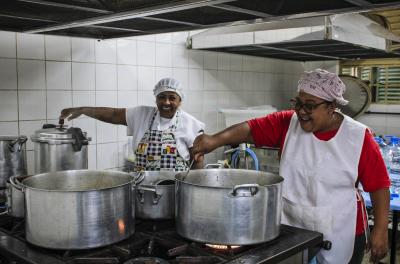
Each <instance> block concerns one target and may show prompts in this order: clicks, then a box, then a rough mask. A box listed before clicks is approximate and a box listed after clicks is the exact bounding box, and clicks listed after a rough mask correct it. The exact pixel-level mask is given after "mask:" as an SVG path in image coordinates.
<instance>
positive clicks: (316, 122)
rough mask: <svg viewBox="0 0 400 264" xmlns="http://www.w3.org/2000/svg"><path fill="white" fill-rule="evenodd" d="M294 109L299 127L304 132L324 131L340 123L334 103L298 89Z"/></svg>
mask: <svg viewBox="0 0 400 264" xmlns="http://www.w3.org/2000/svg"><path fill="white" fill-rule="evenodd" d="M294 109H295V111H296V114H297V116H298V118H299V122H300V126H301V128H302V129H303V130H304V131H306V132H325V131H329V130H332V129H334V128H336V127H337V126H338V124H339V125H340V122H339V123H337V121H338V118H336V116H335V104H334V103H332V102H328V101H325V100H323V99H321V98H319V97H316V96H314V95H311V94H308V93H305V92H302V91H300V92H299V94H298V96H296V98H295V102H294Z"/></svg>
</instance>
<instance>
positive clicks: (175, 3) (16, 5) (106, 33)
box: [0, 0, 400, 39]
mask: <svg viewBox="0 0 400 264" xmlns="http://www.w3.org/2000/svg"><path fill="white" fill-rule="evenodd" d="M399 7H400V1H393V0H330V1H321V0H303V1H301V0H252V1H249V0H236V1H233V0H69V1H65V0H3V1H0V30H7V31H15V32H25V33H46V34H51V35H67V36H77V37H88V38H97V39H107V38H117V37H126V36H138V35H146V34H155V33H164V32H174V31H184V30H196V29H204V28H209V27H215V26H222V25H230V24H245V23H250V22H263V21H264V22H265V21H274V20H284V19H291V18H300V17H310V16H318V15H330V14H339V13H349V12H361V11H374V12H390V11H387V10H388V9H389V10H390V9H394V8H399ZM391 19H392V20H393V25H396V27H397V28H393V29H395V30H398V27H399V26H400V25H399V16H393V18H391ZM395 21H397V22H395Z"/></svg>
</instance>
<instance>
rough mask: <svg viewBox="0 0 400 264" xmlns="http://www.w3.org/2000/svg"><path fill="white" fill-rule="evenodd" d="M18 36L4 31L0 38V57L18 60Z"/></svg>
mask: <svg viewBox="0 0 400 264" xmlns="http://www.w3.org/2000/svg"><path fill="white" fill-rule="evenodd" d="M16 48H17V45H16V36H15V33H13V32H6V31H3V32H2V33H1V38H0V57H1V58H16V56H17V54H16V52H17V50H16Z"/></svg>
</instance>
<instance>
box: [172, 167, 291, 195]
mask: <svg viewBox="0 0 400 264" xmlns="http://www.w3.org/2000/svg"><path fill="white" fill-rule="evenodd" d="M233 170H234V171H236V172H243V173H249V170H244V169H207V171H222V172H226V171H233ZM196 171H198V170H193V171H190V172H193V173H194V172H196ZM190 172H189V173H188V174H190ZM250 173H253V174H264V173H265V174H274V173H267V172H261V171H250ZM183 174H184V177H183V179H179V178H178V177H179V176H180V175H183ZM188 174H187V172H186V171H184V172H181V173H178V174H176V175H175V182H180V183H183V184H187V185H191V186H196V187H201V188H209V189H221V190H232V188H234V187H235V186H236V185H234V186H232V187H224V186H208V185H202V184H197V183H191V182H187V181H185V178H186V176H187V175H188ZM274 176H275V177H278V178H279V182H276V183H271V184H266V185H262V184H258V185H259V188H268V187H270V186H279V185H281V184H282V183H283V181H284V178H283V177H282V176H279V175H278V174H274ZM210 177H211V176H210ZM249 184H250V183H249ZM237 185H243V184H237Z"/></svg>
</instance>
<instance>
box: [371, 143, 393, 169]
mask: <svg viewBox="0 0 400 264" xmlns="http://www.w3.org/2000/svg"><path fill="white" fill-rule="evenodd" d="M374 139H375V142H376V143H377V144H378V146H379V150H380V151H381V154H382V158H383V161H384V162H385V165H386V168H387V170H388V171H389V169H390V164H391V162H392V154H391V152H389V146H388V145H387V144H386V143H385V141H384V140H383V138H381V137H374Z"/></svg>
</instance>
